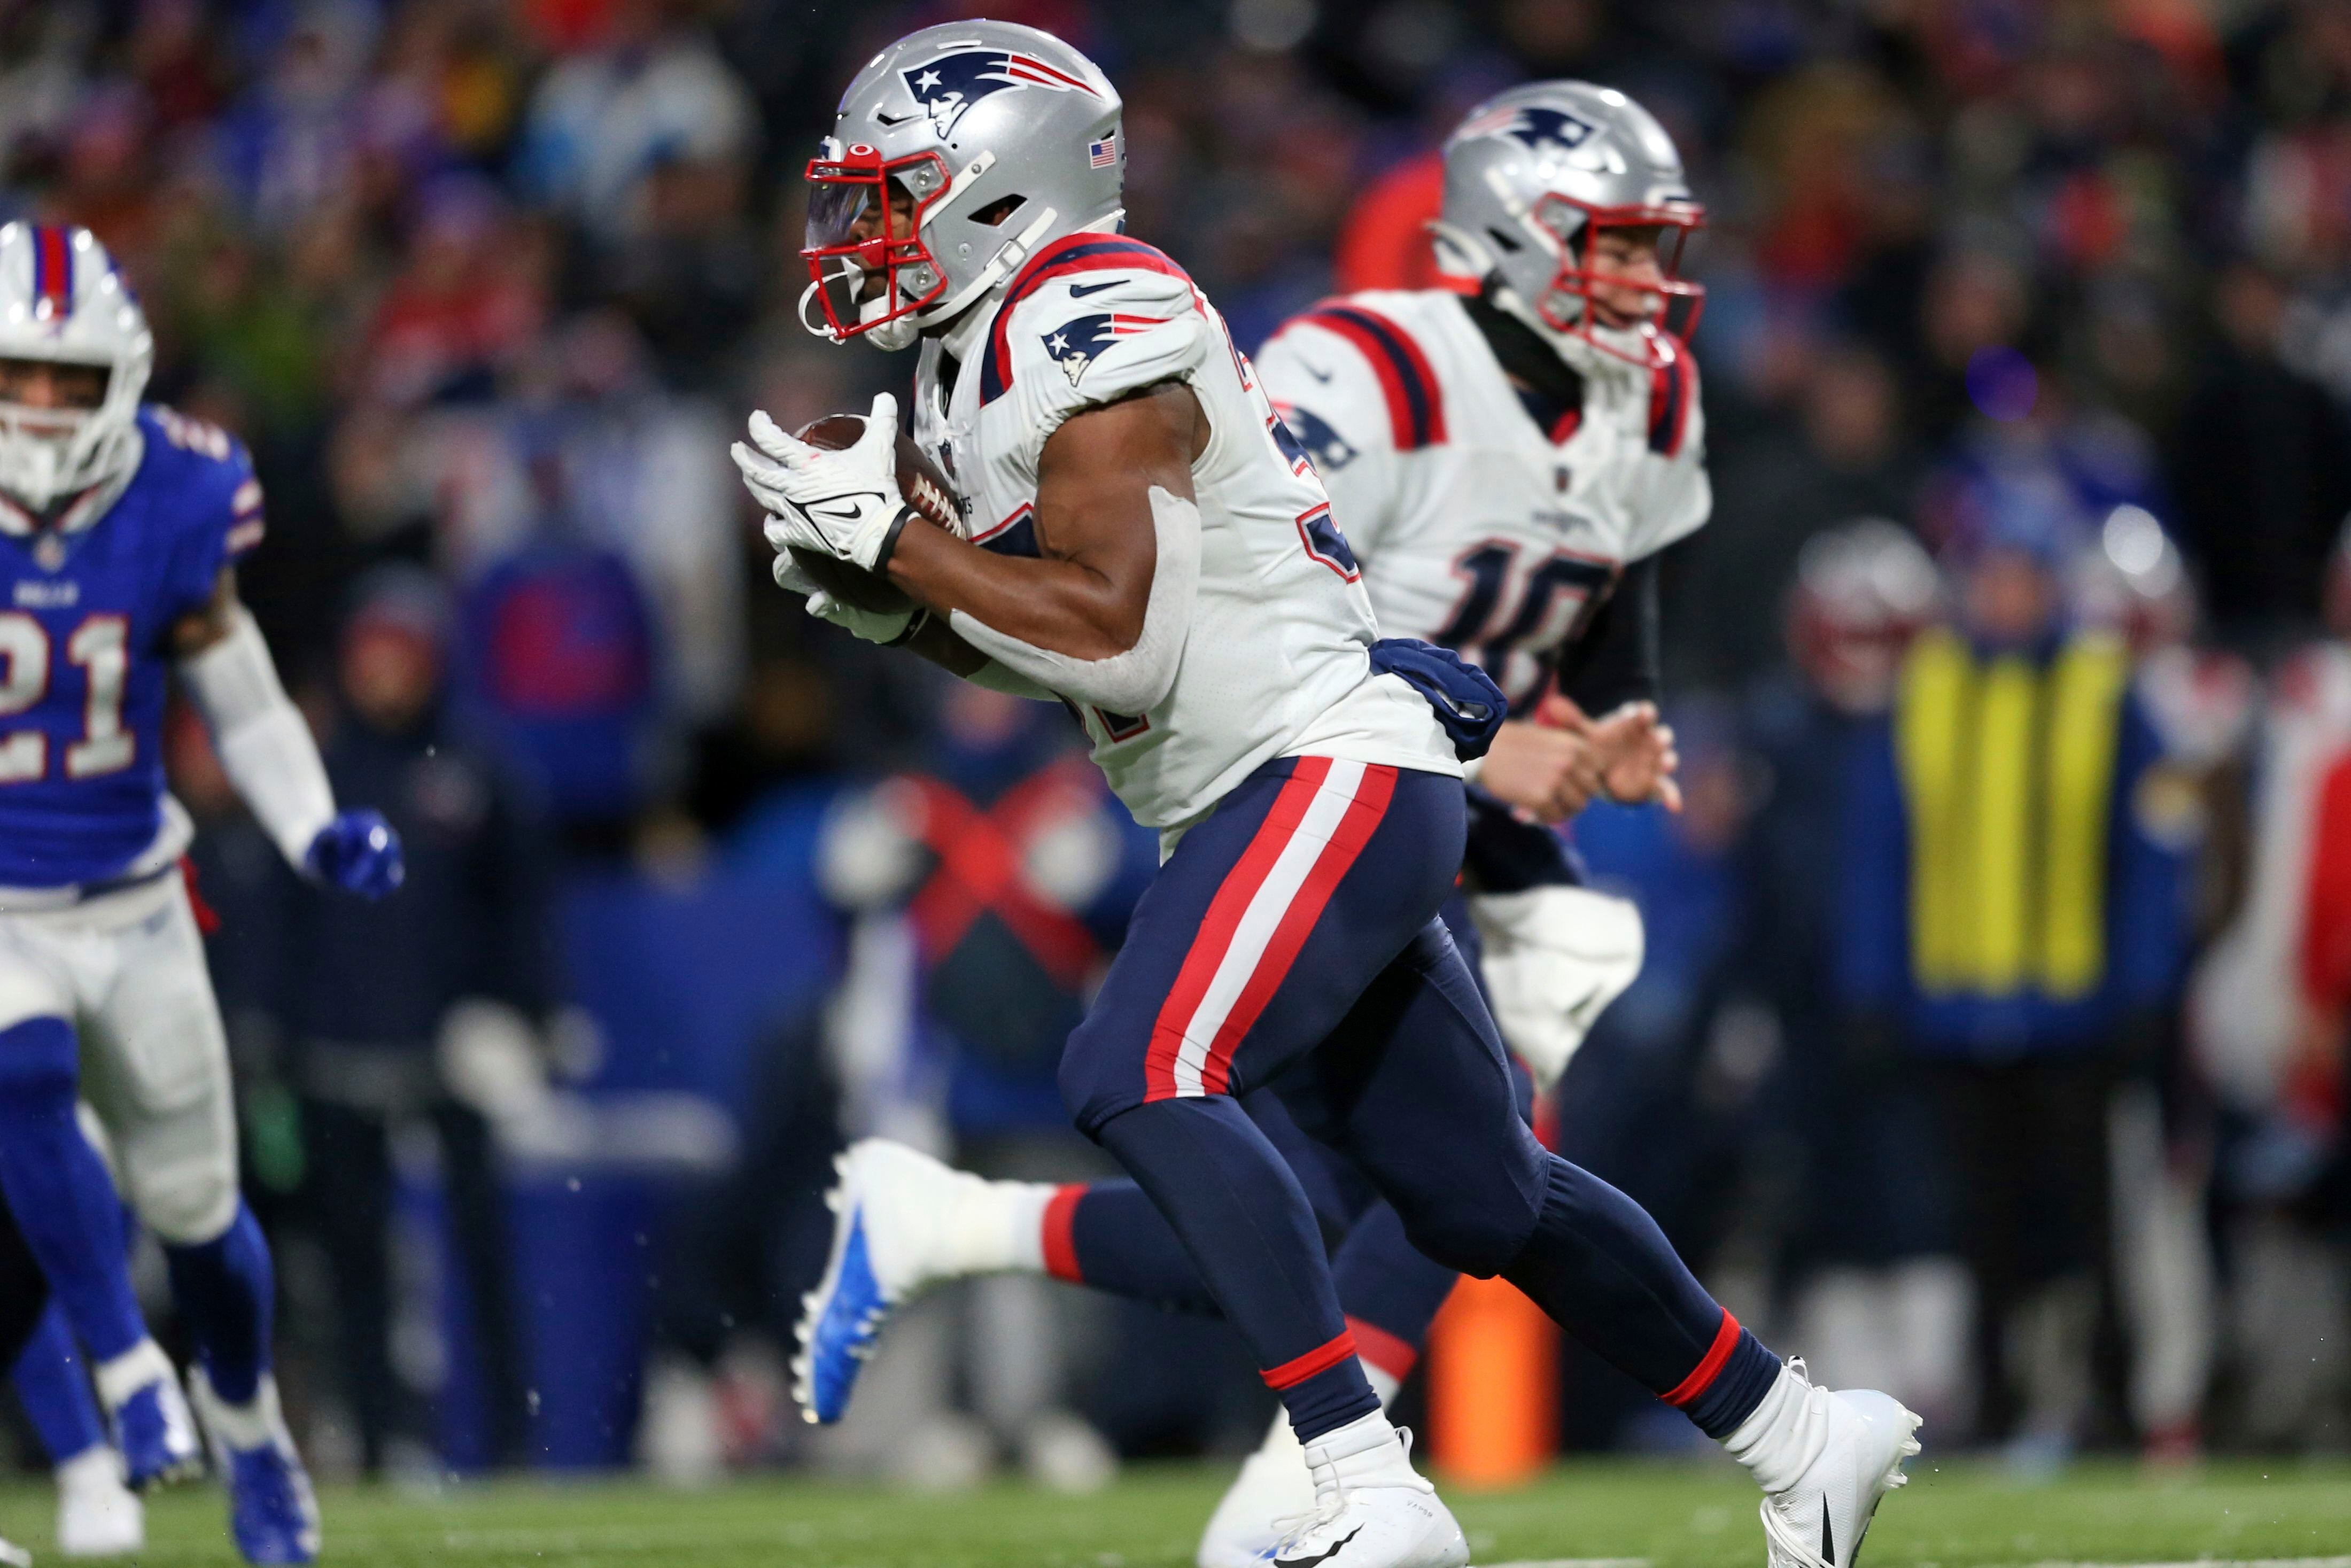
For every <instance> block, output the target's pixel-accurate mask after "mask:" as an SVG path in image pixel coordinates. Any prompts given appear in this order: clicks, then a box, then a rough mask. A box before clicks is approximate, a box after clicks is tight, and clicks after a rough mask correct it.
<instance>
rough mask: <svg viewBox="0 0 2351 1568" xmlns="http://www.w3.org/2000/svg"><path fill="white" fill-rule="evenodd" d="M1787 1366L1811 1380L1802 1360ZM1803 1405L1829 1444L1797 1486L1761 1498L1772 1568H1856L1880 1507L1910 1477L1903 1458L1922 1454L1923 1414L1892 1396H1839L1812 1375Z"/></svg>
mask: <svg viewBox="0 0 2351 1568" xmlns="http://www.w3.org/2000/svg"><path fill="white" fill-rule="evenodd" d="M1788 1365H1789V1368H1790V1370H1791V1371H1792V1372H1794V1373H1795V1374H1796V1375H1797V1376H1799V1377H1805V1373H1804V1364H1803V1363H1802V1362H1801V1361H1792V1362H1790V1363H1789V1364H1788ZM1804 1403H1805V1405H1806V1406H1807V1408H1806V1410H1805V1415H1806V1416H1807V1417H1808V1418H1814V1419H1818V1420H1821V1421H1822V1422H1823V1423H1824V1424H1825V1425H1826V1427H1827V1429H1828V1437H1827V1441H1826V1442H1825V1443H1824V1444H1823V1447H1822V1448H1821V1453H1820V1457H1819V1458H1816V1459H1814V1460H1813V1462H1812V1464H1811V1465H1810V1466H1809V1467H1808V1468H1807V1469H1805V1471H1804V1473H1803V1474H1802V1476H1800V1477H1798V1478H1797V1479H1796V1482H1795V1484H1794V1485H1792V1486H1791V1487H1789V1488H1788V1489H1787V1490H1784V1491H1778V1492H1772V1493H1770V1494H1768V1495H1767V1496H1766V1497H1765V1498H1764V1499H1763V1540H1764V1545H1765V1548H1766V1552H1767V1553H1768V1563H1769V1568H1853V1563H1855V1560H1856V1559H1857V1558H1859V1557H1860V1555H1861V1542H1862V1538H1863V1537H1864V1536H1865V1535H1867V1534H1868V1533H1869V1522H1870V1521H1871V1520H1872V1519H1874V1518H1876V1515H1877V1505H1878V1503H1879V1502H1880V1501H1882V1500H1884V1499H1885V1497H1886V1493H1887V1492H1889V1491H1892V1490H1894V1489H1895V1488H1896V1487H1898V1486H1901V1485H1903V1484H1905V1483H1906V1482H1907V1481H1908V1480H1909V1479H1910V1478H1909V1477H1908V1476H1907V1475H1904V1474H1903V1473H1902V1461H1903V1460H1905V1459H1907V1458H1909V1457H1910V1456H1911V1455H1913V1454H1915V1453H1917V1451H1918V1437H1917V1432H1918V1417H1917V1416H1914V1415H1912V1414H1911V1413H1910V1412H1909V1411H1907V1410H1906V1409H1904V1408H1903V1407H1902V1402H1901V1401H1900V1400H1898V1399H1896V1398H1895V1397H1894V1396H1892V1395H1890V1394H1880V1393H1878V1392H1877V1391H1876V1389H1872V1388H1852V1389H1844V1390H1838V1391H1834V1392H1833V1391H1831V1390H1829V1389H1826V1388H1814V1387H1812V1386H1811V1385H1810V1379H1809V1378H1806V1386H1805V1389H1804Z"/></svg>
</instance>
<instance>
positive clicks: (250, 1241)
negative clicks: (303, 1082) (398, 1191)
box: [0, 223, 401, 1563]
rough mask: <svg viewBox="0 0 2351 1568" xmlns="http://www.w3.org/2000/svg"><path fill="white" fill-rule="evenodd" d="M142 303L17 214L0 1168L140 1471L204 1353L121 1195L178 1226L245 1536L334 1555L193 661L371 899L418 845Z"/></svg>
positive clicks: (0, 519) (3, 508) (297, 851)
mask: <svg viewBox="0 0 2351 1568" xmlns="http://www.w3.org/2000/svg"><path fill="white" fill-rule="evenodd" d="M153 354H154V348H153V339H152V336H151V335H150V333H149V331H148V329H147V323H146V319H145V318H144V315H143V314H142V312H141V310H140V308H139V305H138V302H137V301H136V299H134V298H132V297H131V291H130V289H129V287H127V286H126V285H125V284H124V282H123V281H122V279H121V277H120V275H119V274H118V273H117V271H116V270H115V267H114V264H113V262H112V260H111V259H110V257H109V256H107V254H106V251H105V249H104V247H103V246H100V245H99V243H98V241H97V240H96V239H95V238H94V237H93V236H92V235H90V234H89V232H88V231H87V230H83V229H77V228H65V227H58V226H51V225H26V224H21V223H19V224H10V225H6V226H5V228H0V1189H5V1193H6V1195H7V1198H8V1202H9V1206H10V1207H11V1208H12V1209H13V1210H14V1211H15V1213H16V1220H17V1224H18V1226H19V1228H21V1229H22V1230H23V1231H24V1233H25V1240H26V1244H27V1245H28V1247H29V1248H30V1249H31V1251H32V1253H33V1255H34V1256H35V1257H36V1258H37V1259H38V1260H39V1261H40V1265H41V1269H42V1271H43V1272H44V1273H45V1274H46V1275H47V1278H48V1281H49V1284H50V1287H51V1289H52V1290H53V1291H55V1292H56V1296H57V1301H58V1302H59V1304H60V1305H61V1306H62V1308H63V1310H64V1312H65V1315H66V1318H67V1320H68V1322H69V1324H70V1325H71V1327H72V1329H73V1331H74V1333H75V1335H76V1336H77V1337H78V1339H79V1340H80V1341H81V1342H82V1343H83V1345H84V1346H85V1347H86V1349H87V1350H88V1352H89V1357H90V1361H91V1364H92V1365H93V1367H94V1369H95V1372H96V1381H97V1385H98V1389H99V1398H100V1399H101V1401H102V1402H103V1403H104V1404H105V1406H107V1409H108V1412H109V1414H110V1416H111V1418H112V1420H113V1422H114V1424H115V1428H116V1434H117V1438H118V1441H119V1442H120V1446H121V1448H122V1449H123V1454H124V1463H125V1467H126V1469H127V1470H128V1472H129V1477H130V1479H131V1482H132V1483H133V1484H134V1485H151V1484H153V1483H155V1482H157V1481H161V1480H166V1479H174V1478H175V1477H177V1476H179V1475H182V1474H185V1473H187V1472H189V1471H192V1470H193V1469H195V1468H196V1465H197V1462H198V1459H197V1451H196V1447H195V1440H194V1435H193V1428H192V1425H191V1422H190V1420H189V1416H188V1410H187V1405H186V1402H185V1401H184V1400H183V1396H182V1395H181V1392H180V1388H179V1385H178V1381H177V1376H176V1374H175V1372H174V1370H173V1368H172V1364H171V1363H170V1361H169V1360H167V1359H166V1358H165V1356H164V1354H163V1353H162V1350H160V1349H159V1348H158V1347H157V1346H156V1344H155V1342H154V1341H153V1339H152V1338H151V1337H150V1336H149V1335H148V1333H147V1331H146V1328H145V1326H144V1324H143V1323H142V1322H141V1319H140V1315H139V1309H138V1305H137V1302H136V1301H135V1300H134V1299H133V1297H132V1295H131V1281H130V1277H129V1272H128V1270H127V1267H126V1265H125V1262H124V1259H123V1249H122V1230H121V1222H120V1210H119V1208H118V1207H117V1199H116V1197H115V1193H114V1191H113V1189H112V1184H111V1182H110V1176H109V1173H108V1171H107V1169H106V1167H105V1166H104V1165H103V1164H102V1163H101V1161H100V1159H99V1155H98V1154H97V1152H96V1151H95V1150H93V1149H92V1147H91V1146H90V1145H89V1142H88V1141H87V1140H86V1139H85V1138H84V1137H83V1135H82V1133H81V1131H80V1129H79V1127H78V1125H77V1124H76V1120H75V1102H76V1099H77V1096H80V1097H83V1098H86V1099H87V1100H88V1101H89V1103H90V1104H91V1105H92V1106H93V1107H94V1108H95V1110H96V1111H97V1113H98V1116H99V1122H100V1123H101V1124H103V1126H104V1128H105V1131H106V1134H107V1137H108V1140H109V1142H110V1145H111V1147H112V1152H113V1155H114V1160H115V1166H116V1170H117V1172H119V1174H120V1181H121V1186H122V1191H123V1195H124V1196H125V1197H128V1199H129V1201H130V1203H131V1207H132V1209H133V1210H134V1211H135V1212H136V1213H137V1215H138V1217H139V1218H140V1219H141V1221H142V1222H143V1223H144V1224H145V1225H146V1227H147V1228H149V1229H150V1230H152V1232H154V1234H155V1236H156V1238H157V1239H159V1240H160V1241H161V1242H162V1247H163V1254H164V1257H165V1258H166V1260H168V1261H169V1264H170V1268H171V1277H172V1293H173V1296H174V1299H175V1301H177V1303H178V1306H179V1310H180V1313H181V1316H182V1318H183V1321H184V1322H185V1323H186V1325H187V1328H188V1330H189V1335H190V1338H191V1339H192V1340H193V1343H194V1346H195V1349H196V1354H197V1365H196V1366H195V1367H194V1368H193V1373H192V1375H191V1378H190V1384H191V1390H192V1392H193V1396H194V1401H195V1404H196V1406H197V1408H198V1410H199V1411H200V1413H201V1414H202V1416H203V1419H204V1431H205V1434H206V1436H207V1437H209V1439H210V1441H211V1447H212V1449H213V1452H214V1457H215V1458H216V1460H217V1462H218V1464H219V1467H220V1469H221V1470H222V1471H223V1474H224V1479H225V1480H226V1482H227V1484H228V1488H229V1493H230V1499H231V1512H230V1522H231V1526H232V1531H233V1533H234V1534H235V1538H236V1542H237V1546H238V1548H239V1550H241V1551H242V1552H244V1553H245V1554H246V1557H247V1558H248V1559H249V1560H251V1561H253V1562H256V1563H307V1562H309V1561H311V1560H312V1559H313V1558H314V1557H315V1556H316V1555H317V1552H318V1540H319V1525H318V1508H317V1504H316V1502H315V1501H314V1500H313V1499H312V1497H311V1492H310V1484H309V1479H308V1476H307V1475H305V1474H304V1472H303V1469H302V1465H301V1461H300V1459H299V1458H298V1457H297V1456H296V1454H295V1450H294V1445H293V1442H292V1440H291V1438H290V1437H289V1436H288V1434H287V1430H286V1424H285V1421H284V1418H283V1416H281V1415H280V1413H279V1411H278V1406H277V1388H276V1385H275V1384H274V1382H273V1381H272V1379H271V1376H270V1372H269V1343H270V1313H271V1309H272V1298H273V1294H274V1286H273V1281H272V1274H271V1269H270V1261H269V1253H268V1249H267V1248H266V1244H265V1243H264V1242H263V1239H262V1236H261V1230H260V1228H259V1226H258V1225H256V1223H255V1221H254V1218H253V1215H252V1213H251V1212H250V1211H249V1210H248V1209H247V1208H246V1207H245V1204H244V1203H243V1201H242V1200H241V1198H240V1197H239V1196H238V1193H237V1187H236V1123H235V1108H234V1105H233V1103H232V1100H231V1092H230V1082H229V1070H228V1058H227V1051H226V1046H225V1037H224V1034H223V1031H222V1028H221V1022H220V1013H219V1009H218V1007H217V1005H216V1004H215V1002H214V998H213V993H212V986H211V981H210V979H209V977H207V975H206V972H205V968H204V947H203V945H202V941H201V939H200V937H199V935H198V932H197V927H196V921H195V915H194V913H193V906H192V904H191V901H190V898H189V894H188V891H187V888H186V885H185V883H184V881H183V877H182V875H181V873H180V869H179V867H180V861H181V857H182V854H183V852H184V851H185V850H186V848H187V844H188V841H189V839H190V837H191V833H192V829H191V827H190V824H189V821H188V817H187V814H186V812H185V811H183V810H182V809H181V808H180V806H179V804H178V802H177V801H175V800H172V798H171V796H170V794H169V793H168V792H166V790H165V789H164V779H163V771H162V718H163V706H164V698H165V688H166V685H167V683H168V682H169V680H170V678H171V677H172V675H173V674H177V676H178V679H179V682H180V685H181V688H182V690H183V692H184V693H185V695H186V696H187V699H188V701H189V702H190V704H191V705H192V706H193V707H194V708H195V709H196V710H197V712H198V713H199V714H200V715H201V716H203V718H204V722H205V724H206V725H207V726H208V727H209V728H210V730H211V732H212V737H213V742H214V747H215V749H216V750H217V751H218V753H219V755H220V759H221V764H222V767H223V768H225V771H226V772H227V774H228V777H229V779H230V780H231V782H232V783H234V784H235V787H236V789H237V792H238V794H239V795H240V796H241V797H242V798H243V800H245V802H246V805H247V806H248V807H249V808H250V809H251V810H252V811H253V814H254V816H255V817H256V819H257V820H258V821H260V823H261V825H262V826H263V828H265V829H266V831H268V832H269V834H270V836H271V837H272V838H273V839H274V840H275V841H277V844H278V846H279V848H280V849H281V850H282V851H283V852H285V854H286V856H287V859H288V860H289V861H290V862H293V863H294V864H295V865H296V866H297V867H298V868H299V869H300V870H301V871H302V872H303V873H305V874H307V875H308V876H311V877H313V878H315V879H317V880H319V881H322V882H326V883H333V884H335V885H337V886H340V887H342V888H345V889H348V890H349V891H350V892H352V893H355V894H360V895H361V896H364V897H371V898H373V897H381V896H382V895H383V894H387V893H389V892H391V891H392V889H393V888H394V887H396V886H397V885H398V884H399V882H400V878H401V854H400V843H399V840H398V839H397V837H396V836H395V835H394V834H393V833H392V830H391V829H390V828H389V827H388V826H387V825H386V824H385V822H384V821H383V819H382V818H381V816H380V815H378V814H377V813H375V812H373V811H368V810H357V811H340V812H339V811H338V810H336V807H335V801H334V796H333V792H332V790H331V789H329V787H328V783H327V775H326V769H325V768H324V767H323V766H322V765H321V764H320V762H319V751H318V747H317V745H316V743H315V742H314V741H313V740H312V738H311V737H310V733H309V730H308V727H306V726H305V724H304V723H303V720H302V717H301V715H300V714H299V713H298V711H297V710H296V708H295V707H294V706H293V704H292V703H291V702H289V701H288V700H287V696H286V694H285V691H284V689H283V688H282V687H281V686H280V685H279V684H278V680H277V670H276V668H275V667H274V666H273V664H271V662H270V657H269V650H268V648H267V647H266V645H265V644H264V643H263V642H262V639H261V633H260V631H259V630H258V628H257V627H256V625H255V624H254V622H253V618H252V616H251V615H249V614H248V613H247V612H246V611H245V609H244V607H243V606H242V605H240V604H239V603H238V601H237V597H236V580H235V561H236V559H237V558H238V557H239V556H240V555H242V554H243V553H244V552H245V551H246V550H248V549H252V548H253V546H254V545H256V544H257V543H258V542H259V541H260V538H261V531H262V510H261V486H260V485H259V484H258V482H257V481H256V479H255V478H254V476H253V467H252V464H251V462H250V460H249V459H248V458H247V457H246V453H245V449H244V448H243V447H242V446H241V445H239V444H237V443H236V442H235V440H233V439H232V438H231V437H229V436H228V435H227V434H224V433H223V432H221V431H219V430H216V429H214V427H212V426H211V425H208V424H205V423H202V422H200V421H197V420H193V419H188V418H185V417H183V416H182V415H180V414H177V413H173V412H172V411H171V410H169V409H166V408H162V407H160V406H156V405H152V404H144V403H142V402H141V401H140V398H141V393H142V392H144V390H145V388H146V382H147V376H148V371H149V369H150V367H151V365H152V361H153Z"/></svg>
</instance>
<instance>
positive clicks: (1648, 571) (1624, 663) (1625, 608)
mask: <svg viewBox="0 0 2351 1568" xmlns="http://www.w3.org/2000/svg"><path fill="white" fill-rule="evenodd" d="M1657 643H1658V638H1657V558H1656V556H1645V557H1643V558H1642V559H1639V560H1636V561H1635V562H1634V563H1633V564H1632V565H1631V566H1628V567H1626V568H1625V575H1624V578H1623V580H1620V581H1619V582H1618V583H1617V584H1616V591H1615V592H1614V593H1613V594H1611V595H1610V596H1609V599H1608V602H1607V603H1606V604H1604V605H1602V606H1601V608H1600V613H1599V614H1598V615H1596V616H1594V617H1593V621H1592V625H1591V626H1590V627H1589V628H1588V629H1587V630H1586V631H1585V632H1584V633H1583V637H1582V638H1581V639H1580V640H1579V641H1578V642H1577V643H1576V644H1575V646H1574V647H1573V648H1570V649H1569V650H1568V651H1567V656H1566V657H1565V659H1563V660H1562V662H1561V665H1560V672H1559V689H1560V690H1561V691H1563V692H1565V693H1566V694H1567V695H1569V696H1571V697H1573V698H1574V699H1575V705H1576V706H1578V707H1580V708H1582V709H1583V711H1584V712H1586V713H1588V714H1592V715H1593V716H1599V715H1601V714H1605V713H1613V712H1614V711H1615V710H1616V709H1617V708H1620V707H1622V706H1625V704H1626V703H1631V702H1649V703H1653V702H1656V700H1657V694H1658V693H1659V692H1660V691H1661V690H1662V689H1663V685H1664V684H1663V682H1662V680H1661V679H1660V675H1659V670H1660V667H1661V665H1662V663H1663V660H1662V657H1661V655H1660V654H1659V653H1658V649H1657Z"/></svg>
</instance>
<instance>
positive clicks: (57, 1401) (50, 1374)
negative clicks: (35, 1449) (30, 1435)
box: [9, 1301, 106, 1464]
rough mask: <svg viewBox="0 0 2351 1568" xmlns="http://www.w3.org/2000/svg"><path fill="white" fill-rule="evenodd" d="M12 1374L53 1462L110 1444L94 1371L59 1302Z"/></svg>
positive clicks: (45, 1317)
mask: <svg viewBox="0 0 2351 1568" xmlns="http://www.w3.org/2000/svg"><path fill="white" fill-rule="evenodd" d="M9 1375H10V1376H11V1377H12V1378H13V1379H14V1380H15V1382H16V1398H17V1400H18V1401H19V1402H20V1403H22V1404H23V1406H25V1416H26V1419H28V1420H30V1421H31V1422H32V1423H33V1430H34V1431H35V1432H37V1433H38V1434H40V1438H41V1447H42V1448H45V1449H47V1452H48V1456H49V1462H50V1463H52V1464H62V1463H63V1462H64V1461H66V1460H68V1459H70V1458H73V1457H74V1456H75V1455H77V1454H83V1453H88V1452H89V1450H90V1449H92V1448H97V1447H98V1446H99V1444H100V1443H103V1442H105V1441H106V1428H105V1427H103V1426H101V1425H99V1416H98V1400H97V1398H96V1397H95V1396H92V1395H91V1393H90V1391H89V1367H87V1366H85V1365H84V1364H82V1358H81V1351H80V1349H79V1347H78V1346H77V1345H76V1344H75V1343H74V1337H73V1331H72V1330H71V1329H69V1328H68V1327H66V1318H65V1312H64V1311H63V1310H62V1309H61V1308H59V1307H58V1305H57V1302H55V1301H51V1302H50V1303H49V1308H48V1311H47V1312H43V1313H42V1314H41V1321H40V1322H38V1323H37V1324H36V1325H35V1326H34V1329H33V1337H32V1338H31V1339H29V1340H26V1342H25V1348H24V1350H23V1351H22V1352H21V1353H20V1354H18V1355H17V1357H16V1368H15V1370H14V1371H13V1372H11V1373H10V1374H9Z"/></svg>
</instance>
